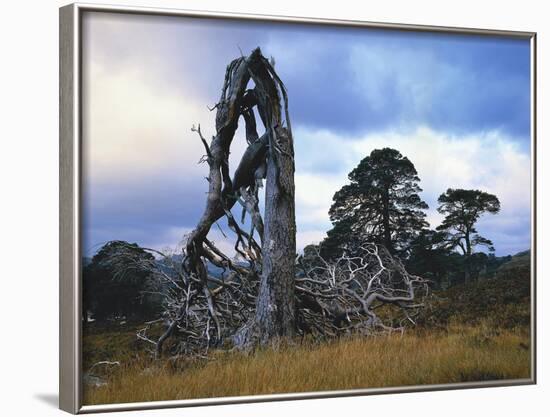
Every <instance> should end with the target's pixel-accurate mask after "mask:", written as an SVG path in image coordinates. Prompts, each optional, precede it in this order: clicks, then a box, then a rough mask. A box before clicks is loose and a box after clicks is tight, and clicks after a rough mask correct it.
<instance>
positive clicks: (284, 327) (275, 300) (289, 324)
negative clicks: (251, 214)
mask: <svg viewBox="0 0 550 417" xmlns="http://www.w3.org/2000/svg"><path fill="white" fill-rule="evenodd" d="M275 132H276V136H275V138H276V140H277V143H278V147H279V148H280V153H278V152H270V155H269V159H268V165H267V181H266V196H265V214H264V219H265V226H264V240H263V245H262V276H261V281H260V290H259V294H258V300H257V302H256V314H255V316H254V319H253V321H251V322H250V323H247V324H246V325H245V326H244V328H243V329H241V331H240V332H239V333H238V334H237V335H236V337H235V338H234V340H235V343H236V344H237V345H238V346H240V347H244V348H247V347H249V346H251V345H255V344H260V345H263V344H266V343H268V342H269V341H270V340H272V339H274V338H279V337H290V336H293V335H294V334H295V331H296V317H295V305H294V300H295V276H296V271H295V261H294V258H295V254H296V222H295V207H294V158H293V155H294V152H293V146H292V136H291V134H290V132H289V131H288V130H287V129H285V128H282V127H277V128H276V129H275Z"/></svg>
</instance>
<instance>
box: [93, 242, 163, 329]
mask: <svg viewBox="0 0 550 417" xmlns="http://www.w3.org/2000/svg"><path fill="white" fill-rule="evenodd" d="M155 262H156V261H155V258H154V257H153V256H152V255H151V254H149V253H147V252H146V251H144V250H143V249H141V248H140V247H139V246H138V245H137V244H135V243H134V244H130V243H127V242H123V241H112V242H109V243H107V244H106V245H104V246H103V247H102V248H101V249H100V250H99V252H98V253H97V254H96V255H95V256H94V257H93V258H92V260H91V262H90V263H88V264H87V265H86V266H85V267H84V270H83V313H84V318H85V319H86V316H87V315H88V314H90V313H91V315H92V317H93V318H94V319H96V320H100V321H102V320H107V319H117V318H126V319H130V320H137V319H143V318H150V317H154V315H155V313H156V312H158V311H159V309H160V299H159V297H158V296H156V295H153V294H151V293H150V291H149V290H151V282H150V272H149V271H150V266H151V265H153V264H154V263H155ZM148 291H149V292H148Z"/></svg>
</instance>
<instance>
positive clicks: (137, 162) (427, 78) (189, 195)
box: [82, 12, 531, 256]
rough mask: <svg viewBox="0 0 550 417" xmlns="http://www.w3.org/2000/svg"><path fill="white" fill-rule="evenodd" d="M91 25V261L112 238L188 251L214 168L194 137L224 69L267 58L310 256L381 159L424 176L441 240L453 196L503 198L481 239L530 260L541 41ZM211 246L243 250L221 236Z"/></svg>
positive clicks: (87, 203) (211, 24)
mask: <svg viewBox="0 0 550 417" xmlns="http://www.w3.org/2000/svg"><path fill="white" fill-rule="evenodd" d="M82 25H83V26H82V28H83V48H82V49H83V56H82V68H83V83H82V89H83V91H82V96H83V102H82V105H83V109H82V110H83V121H82V129H83V131H82V153H83V156H82V169H83V175H82V177H83V246H84V247H83V249H84V254H85V255H86V256H90V255H92V254H93V253H95V252H96V251H97V250H98V249H99V248H100V247H101V246H102V245H103V244H104V243H106V242H107V241H109V240H115V239H116V240H127V241H130V242H136V243H138V244H140V245H142V246H146V247H152V248H158V249H165V248H172V249H175V248H176V247H177V246H178V245H179V244H180V243H181V241H182V239H183V238H184V236H185V234H186V233H189V232H190V231H191V230H192V229H193V227H194V226H195V225H196V223H197V222H198V219H199V217H200V215H201V214H202V211H203V209H204V205H205V198H206V191H207V182H206V180H205V177H206V176H207V174H208V167H207V166H206V165H205V164H199V163H198V161H199V159H200V158H201V156H202V155H203V154H204V149H203V147H202V144H201V142H200V140H199V138H198V136H197V135H196V133H193V132H192V131H191V127H192V126H193V125H198V124H200V125H201V128H202V132H203V134H204V135H205V136H206V137H211V136H213V135H214V134H215V128H214V120H215V112H210V111H209V110H208V106H210V107H212V106H213V105H214V104H216V102H217V100H218V99H219V96H220V92H221V87H222V84H223V79H224V75H225V68H226V66H227V64H228V63H229V62H230V61H231V60H232V59H234V58H236V57H238V56H240V55H241V51H242V53H243V54H245V55H246V54H248V53H250V51H251V50H252V49H254V48H255V47H257V46H259V47H260V48H261V49H262V52H263V54H264V55H265V56H268V57H273V59H274V61H275V69H276V70H277V72H278V74H279V76H280V77H281V78H282V80H283V81H284V83H285V84H286V87H287V90H288V94H289V110H290V118H291V122H292V128H293V133H294V142H295V154H296V156H295V159H296V175H295V183H296V222H297V230H298V231H297V246H298V249H299V250H301V249H302V248H303V247H304V246H305V245H307V244H310V243H318V242H319V241H321V240H322V239H323V238H324V237H325V234H326V231H327V230H329V229H330V228H331V223H330V220H329V217H328V210H329V207H330V205H331V202H332V197H333V195H334V193H335V192H336V191H338V189H340V188H341V187H342V186H343V185H344V184H346V183H347V174H348V173H349V172H350V171H351V170H352V169H353V168H354V167H355V166H357V164H358V163H359V162H360V161H361V159H363V158H364V157H365V156H367V155H369V154H370V152H371V151H372V150H374V149H379V148H382V147H391V148H395V149H398V150H399V151H400V152H401V153H402V154H403V155H404V156H406V157H408V158H409V159H410V160H411V162H412V163H413V164H414V165H415V167H416V169H417V171H418V175H419V177H420V179H421V181H420V187H421V188H422V189H423V191H422V193H421V197H422V198H423V199H424V200H425V201H426V202H427V203H428V205H429V209H428V211H427V215H428V217H427V220H428V221H429V223H430V226H431V227H432V228H435V227H436V226H437V225H439V224H440V223H441V221H442V216H441V215H440V214H438V213H437V210H436V208H437V198H438V196H439V195H440V194H441V193H443V192H445V190H446V189H447V188H450V187H452V188H468V189H480V190H483V191H486V192H489V193H492V194H496V195H497V196H498V198H499V199H500V201H501V212H500V213H499V214H497V215H485V216H483V217H482V218H481V219H480V221H479V222H478V226H477V229H478V231H479V232H480V233H481V234H482V235H483V236H485V237H487V238H489V239H491V240H492V241H493V243H494V245H495V248H496V254H497V255H499V256H501V255H508V254H514V253H517V252H519V251H522V250H525V249H528V248H529V247H530V209H531V208H530V201H531V197H530V190H531V186H530V181H531V178H530V158H531V155H530V152H531V151H530V46H529V41H528V40H518V39H510V38H502V37H500V38H496V37H481V36H473V35H457V34H454V35H451V34H443V33H437V34H435V33H419V32H405V31H396V30H382V29H367V28H345V27H334V26H319V25H303V24H290V23H265V22H263V23H261V22H243V21H237V20H225V19H224V20H220V19H217V20H210V19H203V18H188V17H167V16H141V15H129V14H109V13H101V12H86V14H85V15H84V18H83V22H82ZM242 125H243V123H241V127H240V128H239V130H238V132H237V135H236V137H235V140H234V142H233V147H232V150H231V152H232V153H231V158H230V166H231V167H232V170H233V169H234V168H235V167H236V165H237V164H238V160H239V158H240V156H241V155H242V153H243V151H244V149H245V147H246V142H245V139H244V132H243V130H244V126H242ZM259 133H260V134H261V132H259ZM222 223H223V222H222ZM221 228H222V229H224V228H225V226H224V225H223V224H221ZM210 238H211V239H212V240H214V241H215V242H216V244H217V245H218V246H220V247H221V248H223V249H225V250H228V251H230V248H231V246H232V245H231V242H229V241H227V240H226V239H224V237H223V235H222V233H221V232H220V229H218V228H213V229H212V232H211V235H210Z"/></svg>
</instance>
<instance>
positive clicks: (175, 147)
mask: <svg viewBox="0 0 550 417" xmlns="http://www.w3.org/2000/svg"><path fill="white" fill-rule="evenodd" d="M535 40H536V37H535V33H525V32H512V31H495V30H481V29H465V28H444V27H428V26H411V25H400V24H383V23H368V22H358V21H339V20H320V19H310V18H295V17H274V16H259V15H237V14H230V13H213V12H195V11H180V10H168V9H153V8H133V7H117V6H101V5H79V4H73V5H69V6H65V7H62V8H61V9H60V60H61V61H60V117H61V120H60V224H61V226H60V227H61V229H60V274H61V277H60V303H61V305H60V314H61V317H60V407H61V408H62V409H64V410H66V411H69V412H72V413H85V412H94V411H110V410H129V409H141V408H155V407H179V406H188V405H197V404H220V403H231V402H253V401H267V400H277V399H302V398H314V397H326V396H348V395H365V394H373V393H385V392H410V391H422V390H440V389H457V388H470V387H491V386H503V385H520V384H533V383H535V380H536V379H535V371H536V363H535V348H536V344H535V332H534V329H535V326H534V323H535V316H534V313H535V309H534V305H535V256H536V247H535V220H536V217H535V207H536V205H535V193H534V190H535V181H536V179H535V169H534V167H535V163H536V155H535V137H536V132H535V125H536V123H535V122H536V119H535V115H536V108H535V94H534V91H535V89H534V86H535V82H536V79H535V75H536V74H535V51H536V44H535Z"/></svg>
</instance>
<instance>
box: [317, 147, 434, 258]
mask: <svg viewBox="0 0 550 417" xmlns="http://www.w3.org/2000/svg"><path fill="white" fill-rule="evenodd" d="M348 178H349V180H350V183H349V184H347V185H345V186H344V187H342V188H341V189H340V190H339V191H338V192H336V194H335V195H334V197H333V201H334V202H333V204H332V206H331V208H330V211H329V215H330V219H331V221H332V223H333V225H334V227H333V229H332V230H330V231H329V232H328V237H327V238H326V239H325V241H323V242H322V245H321V254H322V255H323V256H324V257H327V258H332V257H335V256H338V255H339V254H340V253H341V252H342V250H343V249H348V250H351V251H353V248H354V247H356V246H357V245H360V244H362V243H364V242H374V243H379V244H382V245H384V246H386V247H387V248H388V249H389V250H390V251H391V252H394V253H396V252H402V251H404V250H406V249H407V247H408V246H409V244H410V242H411V241H412V240H413V239H414V238H415V237H416V236H417V235H418V233H419V231H420V230H422V229H423V228H425V227H427V226H428V224H427V223H426V221H425V220H424V219H425V217H426V214H425V213H424V211H423V210H425V209H427V208H428V205H427V204H426V203H425V202H424V201H422V199H421V198H420V196H419V194H418V193H419V192H420V191H422V189H421V188H420V187H419V186H418V182H419V181H420V179H419V178H418V174H417V172H416V169H415V167H414V165H413V164H412V162H411V161H410V160H409V159H408V158H407V157H404V156H403V155H401V153H399V151H397V150H395V149H390V148H384V149H376V150H374V151H372V153H371V154H370V155H369V156H367V157H366V158H364V159H363V160H362V161H361V162H360V163H359V165H358V166H357V167H356V168H355V169H354V170H353V171H351V173H350V174H349V175H348Z"/></svg>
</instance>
